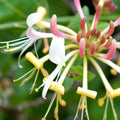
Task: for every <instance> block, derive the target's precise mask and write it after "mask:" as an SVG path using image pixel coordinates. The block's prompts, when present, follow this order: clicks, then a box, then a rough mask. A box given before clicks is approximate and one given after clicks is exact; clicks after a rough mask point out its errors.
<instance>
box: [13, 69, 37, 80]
mask: <svg viewBox="0 0 120 120" xmlns="http://www.w3.org/2000/svg"><path fill="white" fill-rule="evenodd" d="M34 69H35V68H33V69H31V70H30V71H28V72H27V73H26V74H24V75H23V76H21V77H20V78H18V79H16V80H13V82H16V81H19V80H21V79H22V78H24V77H25V76H26V75H28V74H29V73H31V72H32V71H33V70H34Z"/></svg>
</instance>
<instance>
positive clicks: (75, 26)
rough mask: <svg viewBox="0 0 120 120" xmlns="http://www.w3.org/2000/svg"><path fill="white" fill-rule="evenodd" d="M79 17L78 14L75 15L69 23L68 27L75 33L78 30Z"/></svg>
mask: <svg viewBox="0 0 120 120" xmlns="http://www.w3.org/2000/svg"><path fill="white" fill-rule="evenodd" d="M80 21H81V20H80V16H79V14H76V15H75V16H74V17H73V18H72V19H71V21H70V23H69V25H68V27H69V28H71V29H72V30H74V31H75V32H78V31H79V30H80Z"/></svg>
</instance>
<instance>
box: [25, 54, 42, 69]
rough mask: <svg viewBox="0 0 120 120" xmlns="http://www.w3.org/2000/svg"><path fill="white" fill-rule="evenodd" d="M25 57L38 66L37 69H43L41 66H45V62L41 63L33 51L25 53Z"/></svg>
mask: <svg viewBox="0 0 120 120" xmlns="http://www.w3.org/2000/svg"><path fill="white" fill-rule="evenodd" d="M25 58H26V59H27V60H28V61H29V62H31V63H32V64H33V65H34V66H35V67H36V69H41V68H42V67H43V63H40V62H39V59H38V58H36V57H35V56H34V54H33V53H32V52H28V53H27V54H26V55H25Z"/></svg>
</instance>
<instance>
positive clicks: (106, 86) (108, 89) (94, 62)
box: [89, 56, 113, 92]
mask: <svg viewBox="0 0 120 120" xmlns="http://www.w3.org/2000/svg"><path fill="white" fill-rule="evenodd" d="M89 60H90V61H91V62H92V64H93V65H94V67H95V68H96V70H97V71H98V74H99V75H100V77H101V79H102V82H103V84H104V86H105V88H106V90H107V91H108V92H110V91H112V90H113V89H112V87H111V85H110V84H109V82H108V80H107V79H106V77H105V75H104V73H103V71H102V69H101V68H100V66H99V65H98V64H97V62H96V61H95V60H94V59H93V58H92V57H90V56H89Z"/></svg>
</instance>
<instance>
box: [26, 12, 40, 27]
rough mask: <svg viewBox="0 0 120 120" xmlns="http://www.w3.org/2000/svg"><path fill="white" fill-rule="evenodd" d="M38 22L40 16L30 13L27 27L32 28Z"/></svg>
mask: <svg viewBox="0 0 120 120" xmlns="http://www.w3.org/2000/svg"><path fill="white" fill-rule="evenodd" d="M39 20H40V15H39V14H38V13H32V14H30V15H29V16H28V17H27V21H26V22H27V25H28V26H29V27H30V26H33V25H34V24H35V23H37V22H39Z"/></svg>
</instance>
